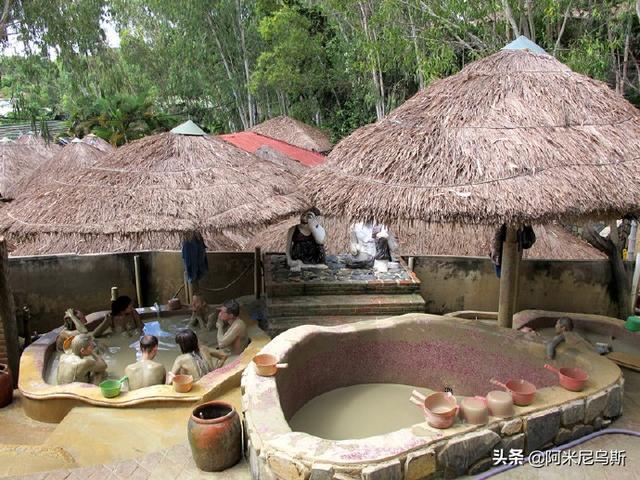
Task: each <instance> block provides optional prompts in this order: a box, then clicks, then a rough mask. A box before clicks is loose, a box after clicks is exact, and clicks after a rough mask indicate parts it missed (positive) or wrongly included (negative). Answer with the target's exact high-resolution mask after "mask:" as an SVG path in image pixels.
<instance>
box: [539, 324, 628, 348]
mask: <svg viewBox="0 0 640 480" xmlns="http://www.w3.org/2000/svg"><path fill="white" fill-rule="evenodd" d="M536 332H538V333H540V335H542V336H543V337H545V338H553V337H555V336H556V335H557V334H556V330H555V328H554V327H547V328H539V329H537V330H536ZM575 332H577V333H579V334H580V336H581V337H582V338H584V339H585V340H588V341H589V342H591V344H592V345H593V349H594V351H595V348H596V343H608V344H609V345H611V346H612V351H613V352H624V353H630V354H633V355H640V343H638V344H636V345H634V344H633V343H631V342H630V341H629V340H627V339H622V338H616V337H615V335H614V338H613V341H611V340H610V337H609V335H605V334H602V333H595V332H590V331H586V330H582V329H579V328H576V329H575ZM638 338H640V336H638Z"/></svg>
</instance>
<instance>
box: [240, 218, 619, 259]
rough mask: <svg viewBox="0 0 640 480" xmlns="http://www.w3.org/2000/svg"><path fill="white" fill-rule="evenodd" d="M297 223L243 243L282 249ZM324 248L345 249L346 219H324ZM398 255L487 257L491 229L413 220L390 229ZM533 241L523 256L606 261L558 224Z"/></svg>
mask: <svg viewBox="0 0 640 480" xmlns="http://www.w3.org/2000/svg"><path fill="white" fill-rule="evenodd" d="M298 222H299V218H298V217H291V218H289V219H287V220H284V221H282V222H279V223H277V224H274V225H272V226H270V227H267V228H266V229H264V230H263V231H261V232H259V233H257V234H256V235H255V236H254V237H253V238H251V239H250V240H249V241H248V242H247V243H246V246H245V247H246V248H247V249H253V248H255V247H258V246H259V247H261V248H262V249H263V250H264V251H271V252H281V251H284V248H285V244H286V238H287V232H288V230H289V228H290V227H292V226H294V225H296V224H297V223H298ZM324 226H325V229H326V231H327V242H326V244H325V245H326V249H327V252H328V253H331V254H337V253H345V252H348V251H349V242H350V239H349V232H350V231H351V226H350V222H348V221H346V220H345V219H344V218H342V219H337V218H331V217H330V218H326V219H325V221H324ZM391 231H392V233H393V235H394V237H395V238H396V240H397V241H398V249H399V253H400V254H401V255H405V256H418V255H452V256H463V257H487V256H488V254H489V251H490V249H491V242H492V240H493V236H494V233H495V228H493V227H490V226H488V225H451V224H427V223H421V224H417V223H414V224H413V225H411V226H408V225H400V226H396V228H392V229H391ZM534 231H535V233H536V242H535V244H534V245H533V247H532V248H530V249H529V250H525V251H524V255H523V256H524V258H528V259H547V260H606V258H607V256H606V255H605V254H604V253H602V252H600V251H599V250H598V249H596V248H594V247H592V246H591V245H589V244H588V243H587V242H585V241H584V240H582V239H581V238H579V237H577V236H576V235H573V234H572V233H570V232H568V231H567V230H566V229H564V228H563V227H561V226H560V225H546V226H543V225H535V226H534Z"/></svg>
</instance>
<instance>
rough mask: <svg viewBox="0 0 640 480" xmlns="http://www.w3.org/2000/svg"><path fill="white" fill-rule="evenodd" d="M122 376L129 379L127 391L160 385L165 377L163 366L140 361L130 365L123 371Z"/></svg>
mask: <svg viewBox="0 0 640 480" xmlns="http://www.w3.org/2000/svg"><path fill="white" fill-rule="evenodd" d="M124 374H125V375H126V376H127V378H128V379H129V390H137V389H138V388H144V387H150V386H151V385H162V384H163V383H164V381H165V378H166V376H167V371H166V369H165V368H164V365H162V364H161V363H158V362H154V361H153V360H140V361H139V362H136V363H132V364H131V365H129V366H127V368H125V369H124Z"/></svg>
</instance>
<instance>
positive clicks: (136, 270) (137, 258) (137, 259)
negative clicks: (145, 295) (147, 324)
mask: <svg viewBox="0 0 640 480" xmlns="http://www.w3.org/2000/svg"><path fill="white" fill-rule="evenodd" d="M133 273H134V276H135V279H136V296H137V297H138V307H142V306H143V305H144V303H142V282H141V281H140V255H134V256H133Z"/></svg>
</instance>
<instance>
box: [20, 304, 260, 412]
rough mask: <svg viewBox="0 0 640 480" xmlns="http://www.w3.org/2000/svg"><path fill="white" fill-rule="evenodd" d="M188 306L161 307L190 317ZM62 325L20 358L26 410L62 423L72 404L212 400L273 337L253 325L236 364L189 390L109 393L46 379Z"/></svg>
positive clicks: (97, 315)
mask: <svg viewBox="0 0 640 480" xmlns="http://www.w3.org/2000/svg"><path fill="white" fill-rule="evenodd" d="M138 312H139V313H140V316H141V318H142V319H143V320H145V319H151V318H156V315H157V314H156V313H155V311H151V309H150V308H140V309H138ZM105 313H106V312H94V313H91V314H89V315H87V324H88V326H89V329H91V328H93V327H95V326H96V325H97V323H98V322H99V321H100V320H101V319H102V318H103V317H104V314H105ZM189 313H190V312H189V311H188V310H186V309H183V310H175V311H168V310H166V309H163V310H162V316H163V317H165V318H166V316H185V315H188V314H189ZM59 331H60V328H58V329H55V330H51V331H50V332H47V333H45V334H44V335H42V336H41V337H40V338H39V339H38V340H37V341H36V342H34V343H33V344H31V345H29V346H28V347H27V348H26V349H25V351H24V352H23V353H22V356H21V358H20V376H19V380H18V389H19V390H20V393H21V395H22V397H23V406H24V410H25V413H26V414H27V415H28V416H29V417H31V418H33V419H34V420H39V421H43V422H49V423H59V422H61V421H62V419H63V418H64V417H65V416H66V415H67V413H69V411H71V409H72V408H74V407H76V406H82V405H95V406H98V407H111V408H131V407H175V406H181V405H185V404H190V403H191V404H195V403H198V402H201V401H207V400H212V399H214V398H215V397H217V396H219V395H220V394H222V393H223V392H225V391H227V390H228V389H230V388H234V387H237V386H238V385H239V384H240V375H241V374H242V371H243V370H244V368H245V367H246V366H247V365H248V364H249V363H250V362H251V360H252V359H253V357H254V355H255V354H256V353H257V352H258V351H259V350H260V348H262V347H263V346H264V345H265V344H266V343H267V342H269V340H270V339H269V337H268V336H267V335H266V334H265V333H264V332H263V331H262V330H260V329H259V328H258V327H257V326H255V327H251V328H250V329H249V336H250V337H251V343H250V344H249V346H248V347H247V349H246V350H245V351H244V352H243V353H242V354H241V355H240V356H239V357H238V358H237V359H236V360H235V361H233V362H232V363H230V364H228V365H224V366H223V367H222V368H219V369H217V370H214V371H213V372H211V373H209V374H207V375H205V376H204V377H202V378H201V379H200V380H199V381H198V382H195V383H194V385H193V388H192V390H191V391H190V392H189V393H177V392H175V391H174V390H173V386H171V385H154V386H152V387H146V388H141V389H138V390H133V391H130V392H123V393H122V394H120V396H118V397H115V398H105V397H103V396H102V393H101V392H100V388H99V387H97V386H96V385H92V384H88V383H82V382H74V383H71V384H67V385H51V384H48V383H47V382H46V381H45V379H44V374H45V368H46V365H47V361H48V356H49V355H51V354H52V353H53V352H54V350H55V341H56V337H57V335H58V332H59Z"/></svg>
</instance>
